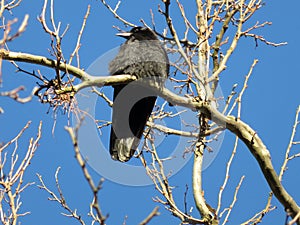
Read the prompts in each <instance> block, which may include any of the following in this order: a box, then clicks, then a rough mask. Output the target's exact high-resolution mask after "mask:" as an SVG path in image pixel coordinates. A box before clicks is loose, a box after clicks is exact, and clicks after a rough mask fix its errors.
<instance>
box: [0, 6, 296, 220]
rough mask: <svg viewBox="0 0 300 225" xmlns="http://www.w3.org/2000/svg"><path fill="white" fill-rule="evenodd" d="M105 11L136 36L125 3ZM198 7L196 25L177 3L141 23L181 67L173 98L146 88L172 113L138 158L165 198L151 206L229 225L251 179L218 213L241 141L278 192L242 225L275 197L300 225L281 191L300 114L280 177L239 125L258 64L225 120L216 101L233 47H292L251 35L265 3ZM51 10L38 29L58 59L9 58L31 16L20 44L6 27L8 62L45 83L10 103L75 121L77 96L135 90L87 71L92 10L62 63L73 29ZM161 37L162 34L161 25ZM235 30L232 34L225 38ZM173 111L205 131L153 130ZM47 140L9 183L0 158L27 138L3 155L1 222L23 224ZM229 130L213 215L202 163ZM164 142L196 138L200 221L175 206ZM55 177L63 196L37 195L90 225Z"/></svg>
mask: <svg viewBox="0 0 300 225" xmlns="http://www.w3.org/2000/svg"><path fill="white" fill-rule="evenodd" d="M20 2H21V0H19V1H15V0H14V1H11V2H9V3H7V2H6V1H4V0H2V1H1V8H0V17H1V18H3V14H4V12H5V11H10V10H13V8H14V7H17V6H19V4H20ZM101 2H102V4H103V6H105V7H106V8H107V10H108V11H110V12H111V13H112V15H113V16H114V17H115V18H116V19H117V20H118V22H120V23H121V24H124V25H125V26H129V27H134V26H136V22H130V21H128V20H126V18H125V17H122V16H121V15H120V14H119V13H118V9H119V7H120V3H121V2H120V1H119V2H118V4H117V5H116V6H112V5H111V4H110V3H108V2H106V1H104V0H101ZM195 2H196V6H197V10H196V11H197V12H196V15H195V19H193V20H191V19H189V18H190V16H188V15H189V14H190V12H189V10H188V9H185V8H184V4H183V3H181V2H179V0H176V1H172V2H171V0H162V1H161V4H160V5H158V7H157V9H156V11H157V13H154V12H153V11H151V21H152V24H147V23H146V22H145V21H144V20H141V23H142V24H143V25H144V26H147V27H150V28H151V29H153V30H154V31H155V32H156V34H157V35H158V36H159V37H160V39H161V42H162V44H163V45H164V46H165V48H166V49H167V51H168V52H169V54H173V55H176V60H174V61H172V62H171V66H172V67H173V70H172V71H174V73H173V74H171V76H170V80H172V82H173V83H174V89H172V90H169V89H166V88H161V87H157V86H155V85H152V84H149V86H151V88H153V89H154V90H155V91H156V92H157V93H158V94H159V96H160V97H162V98H163V99H164V100H165V103H163V104H162V105H161V106H159V107H158V110H157V111H155V112H154V113H153V115H152V118H151V120H150V121H149V122H148V124H147V129H146V131H145V141H144V143H143V147H142V151H141V152H140V153H139V154H138V155H137V157H139V159H140V161H141V164H142V165H143V166H144V167H145V171H146V172H147V174H148V175H149V177H150V178H151V179H152V181H153V184H154V185H155V188H156V189H157V192H158V193H159V194H160V196H158V197H155V198H154V201H156V202H157V203H159V204H161V205H163V206H165V208H166V209H167V210H169V211H170V212H171V213H172V215H173V216H175V217H177V218H178V219H179V220H180V223H181V224H220V223H222V224H225V223H227V221H228V218H229V216H230V214H231V210H232V208H233V207H234V205H235V202H236V200H237V194H238V191H239V189H240V186H241V185H242V182H243V179H244V177H241V178H240V182H239V183H238V185H237V186H236V190H235V192H234V198H233V200H232V203H231V205H230V206H229V207H228V209H226V210H223V211H221V208H222V207H221V206H222V198H223V193H224V192H223V191H224V189H225V188H226V186H227V183H228V179H229V174H230V169H231V162H232V160H233V158H234V157H235V152H236V149H237V146H238V143H239V142H238V141H239V140H240V141H242V142H243V143H244V144H245V145H246V146H247V148H248V150H249V151H250V152H251V154H252V155H253V156H254V158H255V160H256V161H257V163H258V165H259V167H260V170H261V172H262V174H263V176H264V178H265V180H266V181H267V183H268V185H269V187H270V190H271V192H270V194H269V196H268V202H267V204H266V206H265V208H264V209H262V210H261V211H260V212H257V214H255V215H254V216H253V217H252V218H250V219H249V220H248V221H245V222H244V224H257V223H260V222H261V220H262V218H263V216H264V215H265V214H266V213H268V212H269V211H271V210H273V209H274V207H273V206H272V205H271V199H272V198H273V196H275V197H276V198H277V199H278V201H279V202H280V203H281V204H282V206H283V207H284V210H285V211H286V213H287V216H290V217H291V218H292V220H291V221H290V222H289V224H293V223H296V224H300V208H299V206H298V204H297V203H296V202H295V201H294V199H293V197H292V196H291V195H290V194H289V193H288V192H287V191H286V189H285V187H284V186H283V185H282V182H281V180H282V177H283V175H284V172H285V170H286V168H287V164H288V162H289V161H290V160H293V159H295V158H297V157H299V153H298V154H291V148H292V147H293V146H294V145H296V144H298V142H297V141H295V133H296V129H297V126H298V123H299V121H298V115H299V111H300V109H299V108H298V109H297V112H296V117H295V123H294V127H293V130H292V134H291V139H290V142H289V145H288V148H287V150H286V155H285V156H284V162H283V165H282V167H281V170H280V173H279V175H278V174H277V173H276V171H275V169H274V167H273V164H272V161H271V156H270V152H269V150H268V148H267V147H266V145H265V144H264V142H263V141H262V139H261V138H260V136H259V135H258V134H257V132H256V131H255V129H254V128H252V127H251V126H250V125H249V124H247V123H246V122H244V121H243V120H242V119H241V117H242V115H241V108H242V99H243V94H244V92H245V91H246V88H247V85H248V80H249V78H250V76H251V74H252V72H253V70H254V68H255V66H256V64H257V62H258V60H257V59H254V60H253V64H252V65H251V66H250V68H249V72H248V74H247V75H246V77H245V80H244V84H243V88H242V89H241V91H240V92H238V93H237V92H236V86H233V87H232V91H231V94H230V95H229V96H228V97H227V99H226V104H225V108H224V109H223V110H222V111H221V110H220V109H218V107H217V105H218V102H217V101H218V99H217V96H216V90H217V87H218V85H219V81H220V79H223V77H222V73H223V71H224V70H225V69H226V66H227V64H228V60H229V59H230V58H231V56H232V53H233V52H234V51H235V50H236V47H237V46H238V44H239V42H240V40H241V39H242V38H244V37H248V38H249V39H253V40H254V41H255V43H256V45H258V43H263V44H266V45H270V46H273V47H277V46H281V45H284V44H286V43H274V42H271V41H268V40H266V39H265V38H264V37H263V36H261V35H258V34H256V31H257V29H260V28H263V27H265V26H268V25H271V22H268V21H266V22H263V23H259V22H256V23H254V25H253V24H252V25H251V23H252V17H253V15H255V13H256V12H257V11H258V10H259V9H260V8H261V7H262V6H263V2H262V1H261V0H249V1H245V0H242V1H239V0H221V1H209V0H207V1H200V0H196V1H195ZM171 3H172V4H174V5H176V7H177V8H178V9H179V11H180V15H181V18H175V17H173V16H172V14H171V12H170V5H171ZM53 4H54V2H53V0H51V1H50V4H49V3H48V1H47V0H45V1H44V5H43V7H42V9H41V14H40V16H39V22H40V24H41V25H42V28H43V29H44V31H45V32H46V33H47V34H48V35H49V37H50V38H51V40H52V41H51V46H50V53H51V58H48V57H46V56H40V55H33V54H30V53H24V52H13V51H10V50H9V49H8V48H7V45H6V43H8V42H10V41H13V40H14V39H15V38H18V37H19V36H20V35H22V33H23V32H25V31H26V26H27V21H28V15H25V17H24V19H23V22H22V23H21V25H20V26H19V28H18V30H17V32H15V33H13V34H12V33H11V26H14V23H15V22H14V21H8V22H7V23H6V24H5V26H4V27H5V29H3V28H2V29H3V38H2V40H1V41H0V42H1V46H2V48H1V49H0V57H1V60H2V61H3V60H5V61H10V62H11V63H12V64H13V66H15V67H16V68H17V70H18V71H19V72H23V73H26V74H30V75H31V76H33V77H35V78H36V79H37V80H38V81H39V82H41V84H40V85H38V86H37V87H35V88H34V89H33V90H32V94H31V95H30V96H28V97H26V98H20V97H19V92H20V91H22V90H23V87H17V88H16V89H14V90H11V91H6V92H1V96H8V97H11V98H13V99H14V100H16V101H18V102H21V103H26V102H28V101H31V100H32V99H33V98H32V97H33V96H37V97H38V98H39V100H40V101H41V102H42V103H44V104H49V105H50V106H51V107H53V109H54V110H56V109H58V108H63V109H64V110H65V111H67V112H73V113H77V111H76V110H77V109H76V93H78V92H79V91H80V90H81V89H83V88H87V87H102V86H111V85H114V84H120V83H128V82H131V81H135V80H136V77H134V76H130V75H128V74H124V75H118V76H101V77H94V76H92V75H90V74H88V73H86V72H85V71H84V70H83V69H81V65H80V54H79V49H80V46H81V37H82V34H83V32H84V29H85V26H86V23H87V22H88V16H89V13H90V6H88V8H87V11H86V14H85V16H84V17H83V20H82V26H81V29H80V31H79V35H78V38H77V43H76V46H75V48H74V50H73V51H72V54H71V55H70V57H69V58H68V59H67V58H65V54H64V53H63V50H62V39H63V37H64V35H65V34H66V33H67V32H68V26H66V28H65V30H62V29H61V27H62V26H61V22H59V23H56V22H55V20H54V11H55V10H54V7H53ZM20 7H21V6H20ZM48 11H49V12H50V21H49V22H47V20H46V13H47V12H48ZM157 16H160V17H162V18H163V19H164V21H165V24H164V29H163V30H159V29H158V28H157V26H156V23H155V21H156V18H157ZM3 21H4V20H3ZM179 22H180V23H181V22H183V23H184V24H185V30H184V31H183V32H179V31H178V30H177V29H176V24H177V23H179ZM159 27H161V25H160V26H159ZM229 27H230V29H231V32H228V28H229ZM117 29H120V28H117ZM75 59H76V60H75ZM74 61H76V65H74ZM18 62H24V63H28V64H36V65H39V66H40V67H41V68H42V67H48V68H51V69H53V70H54V71H55V78H53V79H49V78H47V77H46V76H45V75H43V74H42V72H41V71H38V72H29V71H26V70H24V69H22V67H20V66H19V65H18V64H17V63H18ZM177 74H180V76H176V75H177ZM94 92H95V94H98V95H99V96H100V97H101V98H103V99H104V100H105V101H106V102H107V103H108V105H109V106H112V104H113V103H112V102H111V100H110V99H108V98H107V97H106V96H105V95H104V93H102V92H99V91H98V90H96V89H94ZM167 103H171V104H172V105H178V106H183V107H185V108H186V109H189V110H194V111H197V112H198V124H197V125H196V126H195V130H194V132H185V131H181V130H176V129H171V128H169V127H167V126H162V125H158V124H156V123H155V121H156V120H157V119H162V118H164V117H168V118H172V117H176V116H178V115H174V114H172V113H168V112H167V111H166V110H165V107H164V106H165V104H167ZM234 112H236V113H234ZM95 120H96V118H95ZM109 124H110V122H108V123H106V124H105V125H100V126H99V127H98V128H99V129H102V127H103V126H108V125H109ZM190 126H192V124H190ZM25 128H26V127H25ZM25 128H24V130H25ZM78 129H79V128H78V127H75V128H71V127H69V126H68V127H66V130H67V132H68V133H69V135H70V137H71V140H72V143H73V148H74V154H75V158H76V160H77V162H78V164H79V166H80V168H81V169H82V173H83V175H84V177H85V179H86V181H87V183H88V185H89V187H90V190H91V193H92V194H93V198H92V200H91V204H90V211H89V216H90V217H91V218H92V224H94V223H98V224H106V223H107V221H108V220H107V219H108V216H107V215H106V214H105V213H103V212H102V210H101V207H100V203H99V196H98V193H99V191H101V187H102V183H103V180H100V181H99V182H98V183H96V182H95V181H94V180H93V178H92V177H91V175H90V172H89V170H88V168H87V167H86V160H85V159H84V158H82V156H81V154H80V149H79V147H78V138H77V135H78ZM40 130H41V128H40V127H39V132H38V137H37V139H36V140H35V141H34V140H31V142H30V143H31V144H30V146H29V148H28V151H27V155H26V157H25V158H24V159H23V161H22V162H21V164H20V166H19V167H18V169H16V168H17V165H16V162H17V160H18V159H17V157H16V150H17V148H15V150H14V151H13V153H12V156H11V158H12V160H11V161H12V164H11V166H10V172H9V173H8V174H9V176H7V177H5V176H4V175H3V174H6V173H7V172H5V171H4V166H3V165H4V164H5V163H6V158H7V153H3V150H4V149H6V148H7V146H8V145H10V144H11V143H13V142H16V141H17V140H18V138H19V137H20V136H21V134H22V132H23V130H22V131H21V133H19V134H18V135H17V136H16V138H15V139H13V140H12V141H11V142H9V143H7V144H4V145H3V146H1V147H0V149H1V151H0V152H1V154H2V156H1V163H0V165H1V171H0V172H1V178H0V184H1V186H2V187H3V192H1V196H0V197H1V198H0V200H1V201H4V200H5V201H6V199H7V198H4V195H7V196H8V199H9V200H8V201H6V202H7V203H8V205H9V207H10V211H9V213H8V214H7V213H5V212H4V211H3V208H2V206H1V207H0V216H1V220H2V222H3V223H4V224H16V223H17V219H18V216H20V215H24V213H22V214H18V210H19V208H20V204H19V202H18V199H19V196H20V194H21V192H22V190H23V189H24V188H26V187H27V186H28V185H25V186H22V179H23V173H24V171H25V170H26V168H27V166H28V165H29V162H30V160H31V158H32V156H33V153H34V151H35V149H36V147H37V142H38V140H39V139H40V135H41V131H40ZM223 130H228V131H230V132H231V133H232V135H234V136H235V137H236V139H235V142H234V147H233V150H232V155H231V157H230V159H229V161H228V163H227V168H226V171H225V179H224V181H223V185H222V187H221V188H220V191H219V193H216V196H218V205H217V206H216V208H213V207H211V206H210V204H209V203H208V202H207V201H206V200H205V195H204V190H203V185H202V183H203V179H202V165H203V156H204V152H205V151H209V149H208V145H207V144H208V143H209V142H210V141H212V139H214V138H216V137H218V135H219V134H220V132H222V131H223ZM157 132H162V133H165V134H172V135H182V136H189V137H192V138H193V141H192V142H191V143H189V144H188V145H187V147H186V148H187V149H182V152H183V153H184V151H185V150H189V151H191V152H193V157H194V162H193V168H192V170H193V177H192V179H193V186H192V190H193V195H194V200H195V205H196V208H197V210H198V211H199V216H198V217H194V216H191V215H190V214H189V212H187V210H186V209H185V210H182V209H181V208H180V207H179V206H178V203H176V201H175V200H174V196H173V192H172V185H171V184H170V181H169V176H168V174H167V172H166V171H165V168H164V163H163V162H164V160H165V159H162V158H160V157H159V154H158V152H157V148H156V146H155V142H154V140H155V138H156V136H157V135H156V134H157ZM145 152H150V154H151V159H150V160H149V159H146V157H144V153H145ZM2 170H3V171H2ZM58 172H59V169H58V170H57V172H56V174H55V183H56V187H57V190H56V191H52V190H50V189H49V188H48V187H47V185H46V182H45V181H44V180H43V178H42V176H41V175H38V178H39V181H40V185H39V187H40V188H41V189H43V190H45V191H46V192H48V193H49V195H50V196H51V197H50V200H52V201H55V202H57V203H58V204H60V205H61V206H62V207H63V208H64V210H65V213H64V215H65V216H67V217H71V218H74V219H76V220H77V221H78V222H79V223H80V224H86V223H87V222H86V221H84V220H83V218H82V217H81V216H80V214H79V213H78V212H77V211H76V210H73V209H72V208H71V207H70V206H69V204H68V201H67V199H66V198H65V197H64V194H63V192H62V189H61V188H60V184H59V179H58ZM13 185H16V186H17V187H16V189H15V190H16V191H15V192H12V186H13ZM25 214H26V213H25ZM158 215H159V212H158V208H157V207H156V208H154V209H153V211H152V212H151V213H150V214H149V216H148V217H146V218H145V219H144V220H143V221H142V222H141V223H140V224H147V223H149V221H150V220H151V219H153V218H154V217H155V216H158Z"/></svg>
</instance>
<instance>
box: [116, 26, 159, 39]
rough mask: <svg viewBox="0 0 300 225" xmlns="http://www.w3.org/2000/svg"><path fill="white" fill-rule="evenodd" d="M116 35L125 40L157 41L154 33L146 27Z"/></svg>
mask: <svg viewBox="0 0 300 225" xmlns="http://www.w3.org/2000/svg"><path fill="white" fill-rule="evenodd" d="M116 35H117V36H120V37H123V38H126V39H127V40H129V39H136V40H139V41H143V40H158V39H157V37H156V35H155V33H154V32H153V31H152V30H150V29H149V28H147V27H134V28H132V29H131V30H130V31H129V32H122V33H117V34H116Z"/></svg>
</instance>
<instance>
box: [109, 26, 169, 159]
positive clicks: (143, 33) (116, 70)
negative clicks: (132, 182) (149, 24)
mask: <svg viewBox="0 0 300 225" xmlns="http://www.w3.org/2000/svg"><path fill="white" fill-rule="evenodd" d="M125 34H126V35H125ZM125 34H124V35H122V33H121V34H119V36H123V37H125V38H126V39H127V41H126V42H125V43H124V44H123V45H122V46H121V47H120V51H119V53H118V55H117V56H116V57H115V59H114V60H112V61H111V63H110V64H109V71H110V74H111V75H118V74H130V75H135V76H136V77H137V78H138V80H139V81H140V80H142V79H143V78H147V80H154V81H155V82H156V83H158V84H161V83H162V82H157V81H158V80H159V81H163V80H164V79H166V78H167V76H168V73H169V61H168V57H167V54H166V52H165V50H164V49H163V47H162V46H161V44H160V42H159V40H158V39H157V37H156V35H155V33H154V32H153V31H151V30H149V29H148V28H144V27H135V28H133V29H132V30H131V31H130V32H129V33H125ZM148 78H150V79H148ZM151 78H156V79H151ZM157 78H158V79H157ZM113 88H114V99H113V100H114V105H113V115H112V128H111V134H110V154H111V156H112V158H113V159H115V160H119V161H122V162H126V161H128V160H129V159H130V158H131V157H132V156H133V154H134V152H135V150H136V149H137V147H138V145H139V142H140V139H141V137H142V134H143V131H144V128H145V125H146V123H147V120H148V119H149V117H150V115H151V113H152V110H153V107H154V105H155V101H156V98H157V97H156V94H155V93H154V92H153V91H151V90H150V88H147V86H145V85H143V84H142V83H139V82H132V83H130V84H127V85H123V84H122V85H115V86H113Z"/></svg>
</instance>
